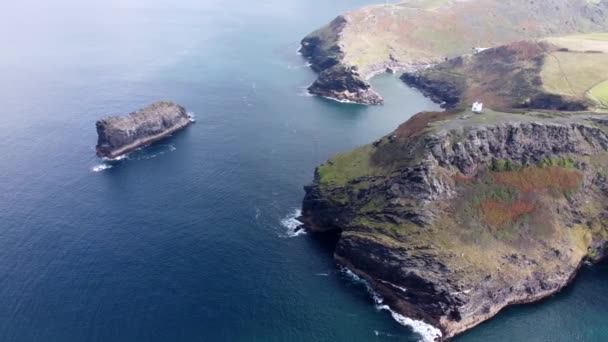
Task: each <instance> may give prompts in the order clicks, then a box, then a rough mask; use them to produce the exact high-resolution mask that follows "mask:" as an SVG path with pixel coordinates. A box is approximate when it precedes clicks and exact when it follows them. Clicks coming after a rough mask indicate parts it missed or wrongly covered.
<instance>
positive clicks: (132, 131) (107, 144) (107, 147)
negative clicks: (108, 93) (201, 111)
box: [96, 102, 192, 158]
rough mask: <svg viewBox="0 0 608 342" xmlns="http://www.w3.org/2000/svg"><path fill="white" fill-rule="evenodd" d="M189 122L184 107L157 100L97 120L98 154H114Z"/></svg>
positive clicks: (151, 140)
mask: <svg viewBox="0 0 608 342" xmlns="http://www.w3.org/2000/svg"><path fill="white" fill-rule="evenodd" d="M191 123H192V120H191V118H190V117H189V116H188V113H187V112H186V110H185V109H184V107H182V106H179V105H177V104H175V103H172V102H157V103H154V104H152V105H150V106H148V107H146V108H143V109H141V110H138V111H136V112H133V113H130V114H129V115H127V116H112V117H107V118H104V119H101V120H99V121H97V123H96V127H97V135H98V140H97V148H96V149H97V156H99V157H105V158H116V157H118V156H121V155H123V154H125V153H128V152H130V151H133V150H135V149H137V148H140V147H142V146H145V145H148V144H151V143H153V142H154V141H157V140H159V139H162V138H164V137H166V136H168V135H171V134H172V133H174V132H176V131H178V130H180V129H182V128H184V127H186V126H188V125H189V124H191Z"/></svg>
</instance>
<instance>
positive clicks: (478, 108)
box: [471, 101, 483, 114]
mask: <svg viewBox="0 0 608 342" xmlns="http://www.w3.org/2000/svg"><path fill="white" fill-rule="evenodd" d="M471 110H472V111H473V113H475V114H481V113H482V112H483V103H482V102H479V101H475V103H473V108H471Z"/></svg>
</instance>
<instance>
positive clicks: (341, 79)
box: [301, 0, 608, 104]
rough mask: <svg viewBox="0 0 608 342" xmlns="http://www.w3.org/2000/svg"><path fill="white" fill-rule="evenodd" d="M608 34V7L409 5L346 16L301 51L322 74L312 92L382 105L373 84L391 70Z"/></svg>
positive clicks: (489, 0)
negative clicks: (553, 39)
mask: <svg viewBox="0 0 608 342" xmlns="http://www.w3.org/2000/svg"><path fill="white" fill-rule="evenodd" d="M606 30H608V1H606V0H601V1H587V0H548V1H520V0H507V1H505V0H465V1H451V0H446V1H434V0H408V1H402V2H400V3H398V4H387V5H376V6H368V7H365V8H362V9H358V10H354V11H351V12H348V13H345V14H343V15H340V16H338V17H337V18H336V19H335V20H333V21H332V22H331V23H329V24H328V25H326V26H324V27H322V28H320V29H318V30H316V31H314V32H312V33H311V34H309V35H308V36H307V37H305V38H304V39H303V40H302V48H301V52H302V54H303V55H304V56H305V57H307V58H308V59H309V60H310V62H311V64H312V66H311V67H312V69H313V70H315V71H317V72H319V78H318V80H317V81H316V82H315V83H313V85H312V86H311V87H310V91H311V93H313V94H316V95H320V96H325V97H329V98H333V99H337V100H341V101H344V100H347V101H349V102H355V103H361V104H380V103H382V97H381V96H380V95H379V94H377V93H376V92H374V91H373V89H371V87H370V85H369V83H368V82H367V79H368V78H369V77H371V76H372V75H374V74H376V73H378V72H384V71H385V70H387V68H390V69H392V70H405V71H410V72H413V71H416V70H419V69H421V68H424V67H425V66H428V65H431V64H435V63H439V62H441V61H443V60H444V59H445V58H453V57H456V56H460V55H463V54H467V53H471V52H473V48H474V47H493V46H498V45H503V44H506V43H509V42H514V41H518V40H523V39H534V38H542V37H549V36H559V35H566V34H572V33H584V32H601V31H606ZM334 86H335V88H334Z"/></svg>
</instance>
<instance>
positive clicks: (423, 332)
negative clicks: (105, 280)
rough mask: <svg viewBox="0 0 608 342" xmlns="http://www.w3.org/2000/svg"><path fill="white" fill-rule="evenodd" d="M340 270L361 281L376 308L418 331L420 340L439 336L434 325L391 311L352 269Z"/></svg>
mask: <svg viewBox="0 0 608 342" xmlns="http://www.w3.org/2000/svg"><path fill="white" fill-rule="evenodd" d="M342 272H343V274H345V275H346V276H347V277H348V278H350V279H351V280H353V281H355V282H357V283H361V284H363V285H364V286H365V288H366V289H367V292H369V294H370V295H371V296H372V298H373V299H374V302H375V303H376V308H377V309H378V310H386V311H388V312H390V314H391V316H392V317H393V319H394V320H395V321H397V322H398V323H399V324H401V325H405V326H408V327H410V328H412V329H413V330H414V331H415V332H416V333H418V334H419V335H420V336H421V337H422V340H421V341H422V342H434V341H436V340H437V339H439V338H441V336H442V333H441V330H439V329H437V328H435V327H434V326H432V325H430V324H427V323H425V322H422V321H417V320H414V319H411V318H409V317H405V316H403V315H401V314H399V313H397V312H395V311H393V310H392V309H391V308H390V307H389V306H388V305H386V304H383V303H384V298H382V296H381V295H380V294H378V293H376V292H375V291H374V290H373V289H372V288H371V286H370V285H369V283H368V282H367V281H366V280H365V279H363V278H361V277H359V276H358V275H356V274H355V273H354V272H353V271H351V270H349V269H348V268H343V269H342Z"/></svg>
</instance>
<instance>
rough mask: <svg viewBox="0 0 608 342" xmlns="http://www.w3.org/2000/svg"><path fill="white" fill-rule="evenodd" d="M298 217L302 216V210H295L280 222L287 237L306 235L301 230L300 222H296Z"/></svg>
mask: <svg viewBox="0 0 608 342" xmlns="http://www.w3.org/2000/svg"><path fill="white" fill-rule="evenodd" d="M300 216H302V210H300V209H296V210H294V211H293V212H292V213H291V214H289V215H287V217H285V218H284V219H282V220H281V225H282V226H283V227H285V228H286V229H287V232H286V235H287V237H296V236H300V235H304V234H306V231H305V230H304V229H302V222H300V221H298V217H300Z"/></svg>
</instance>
